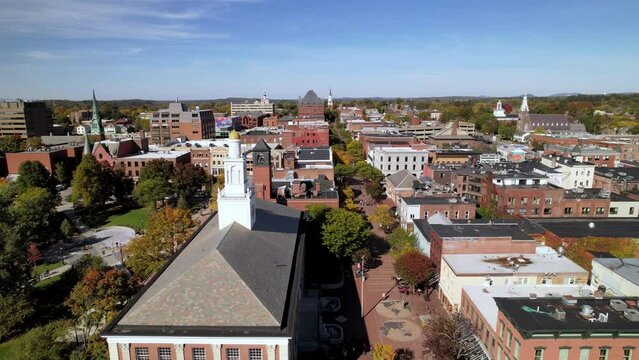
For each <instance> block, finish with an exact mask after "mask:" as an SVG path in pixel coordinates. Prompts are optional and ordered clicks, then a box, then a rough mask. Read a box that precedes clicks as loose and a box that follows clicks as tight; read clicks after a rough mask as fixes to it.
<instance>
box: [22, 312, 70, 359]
mask: <svg viewBox="0 0 639 360" xmlns="http://www.w3.org/2000/svg"><path fill="white" fill-rule="evenodd" d="M70 325H71V324H70V323H69V322H68V321H64V320H60V321H56V322H52V323H50V324H48V325H45V326H40V327H36V328H33V329H31V330H30V331H29V332H28V333H26V334H25V335H23V336H21V337H20V338H19V339H18V340H17V341H16V353H15V356H16V360H64V359H68V358H69V353H70V350H71V346H72V345H71V344H70V343H68V342H66V341H60V339H61V338H64V337H65V336H67V334H68V330H69V327H70Z"/></svg>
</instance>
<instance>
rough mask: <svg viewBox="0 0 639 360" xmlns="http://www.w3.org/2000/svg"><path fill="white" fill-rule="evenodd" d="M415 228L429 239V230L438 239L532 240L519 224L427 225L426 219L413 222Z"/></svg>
mask: <svg viewBox="0 0 639 360" xmlns="http://www.w3.org/2000/svg"><path fill="white" fill-rule="evenodd" d="M413 223H414V224H415V226H416V227H417V228H418V229H419V231H420V232H421V233H422V234H423V235H424V236H426V237H430V232H431V230H432V231H434V232H435V233H436V234H437V235H438V236H439V237H440V238H442V239H443V238H478V237H510V238H511V239H512V240H519V241H521V240H524V241H528V240H534V239H533V238H532V237H530V236H529V235H528V234H526V233H524V232H523V231H522V230H521V229H520V226H519V224H517V223H516V222H513V223H490V224H487V223H454V224H452V225H446V224H429V223H428V220H426V219H415V220H413Z"/></svg>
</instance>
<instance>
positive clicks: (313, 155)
mask: <svg viewBox="0 0 639 360" xmlns="http://www.w3.org/2000/svg"><path fill="white" fill-rule="evenodd" d="M297 159H298V160H300V161H312V160H324V161H330V160H331V149H330V148H327V147H324V148H312V149H311V148H304V149H299V151H298V152H297Z"/></svg>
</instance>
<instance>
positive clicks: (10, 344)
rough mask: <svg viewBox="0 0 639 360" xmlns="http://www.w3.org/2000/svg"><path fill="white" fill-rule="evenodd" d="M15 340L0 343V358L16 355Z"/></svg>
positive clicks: (2, 359)
mask: <svg viewBox="0 0 639 360" xmlns="http://www.w3.org/2000/svg"><path fill="white" fill-rule="evenodd" d="M16 355H17V353H16V341H15V340H10V341H7V342H5V343H2V344H0V359H1V360H4V359H14V358H15V357H16Z"/></svg>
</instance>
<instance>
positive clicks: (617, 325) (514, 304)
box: [495, 297, 639, 338]
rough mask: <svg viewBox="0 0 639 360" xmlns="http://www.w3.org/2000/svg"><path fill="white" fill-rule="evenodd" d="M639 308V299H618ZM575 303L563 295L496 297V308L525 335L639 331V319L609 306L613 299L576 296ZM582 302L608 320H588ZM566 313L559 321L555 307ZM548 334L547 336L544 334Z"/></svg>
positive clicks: (615, 333) (578, 335) (614, 333)
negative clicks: (582, 311)
mask: <svg viewBox="0 0 639 360" xmlns="http://www.w3.org/2000/svg"><path fill="white" fill-rule="evenodd" d="M616 299H619V300H622V301H623V302H625V303H628V305H630V306H629V307H632V308H634V309H635V310H636V309H637V300H638V298H616ZM576 300H577V304H576V306H566V305H564V304H563V302H562V298H560V297H557V298H537V299H530V298H495V302H496V303H497V307H498V308H499V310H500V311H501V312H503V313H504V315H505V316H506V317H507V318H508V319H509V320H510V322H512V324H513V325H514V326H515V328H517V330H518V331H519V332H520V333H521V335H522V336H523V337H524V338H531V337H545V336H553V337H554V336H555V335H556V334H557V333H559V334H560V336H561V334H574V335H575V336H576V337H580V336H584V335H585V336H593V334H596V333H605V334H609V336H606V337H613V336H614V335H618V334H620V333H621V334H623V333H633V334H635V336H636V334H637V333H639V321H631V320H629V319H627V318H626V317H625V316H624V313H623V312H622V311H616V310H615V309H613V308H612V307H611V306H610V300H611V299H595V298H576ZM583 305H587V306H590V307H591V309H592V311H593V314H594V316H596V317H598V316H599V314H607V315H608V320H607V321H606V322H600V321H589V320H588V319H586V318H584V317H582V316H581V315H580V311H581V309H582V306H583ZM558 308H559V309H561V310H563V311H564V312H565V315H566V316H565V319H564V320H558V319H556V318H555V317H554V316H553V314H554V312H555V310H556V309H558ZM544 335H545V336H544Z"/></svg>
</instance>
